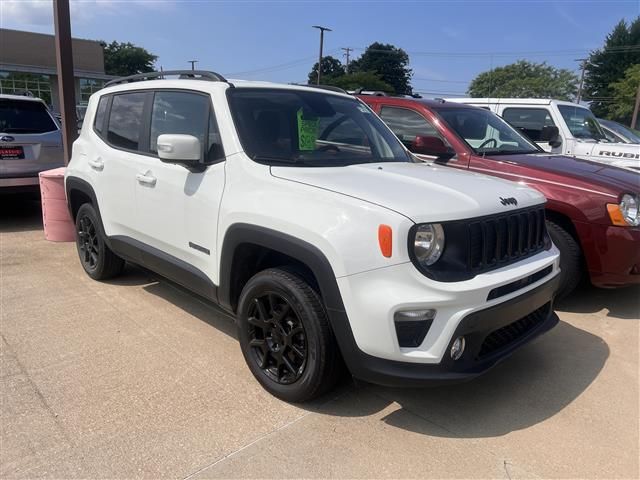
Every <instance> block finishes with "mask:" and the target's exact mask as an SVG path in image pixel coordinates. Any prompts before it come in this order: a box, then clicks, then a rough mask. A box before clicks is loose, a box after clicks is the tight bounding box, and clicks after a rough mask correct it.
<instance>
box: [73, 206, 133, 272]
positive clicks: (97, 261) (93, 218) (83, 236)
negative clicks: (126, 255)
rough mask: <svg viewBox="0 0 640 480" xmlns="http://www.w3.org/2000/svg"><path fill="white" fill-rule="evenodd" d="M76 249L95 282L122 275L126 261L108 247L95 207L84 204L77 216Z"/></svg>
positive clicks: (83, 266)
mask: <svg viewBox="0 0 640 480" xmlns="http://www.w3.org/2000/svg"><path fill="white" fill-rule="evenodd" d="M76 247H77V249H78V256H79V257H80V264H81V265H82V268H84V271H85V272H87V275H89V276H90V277H91V278H93V279H94V280H107V279H109V278H113V277H115V276H117V275H118V274H120V273H121V272H122V270H123V268H124V260H123V259H122V258H120V257H118V256H117V255H116V254H115V253H113V252H112V251H111V249H110V248H109V247H108V246H107V244H106V243H105V241H104V235H103V234H102V226H101V224H100V220H99V219H98V215H97V214H96V211H95V209H94V208H93V205H91V204H90V203H85V204H83V205H82V206H81V207H80V208H79V209H78V214H77V215H76Z"/></svg>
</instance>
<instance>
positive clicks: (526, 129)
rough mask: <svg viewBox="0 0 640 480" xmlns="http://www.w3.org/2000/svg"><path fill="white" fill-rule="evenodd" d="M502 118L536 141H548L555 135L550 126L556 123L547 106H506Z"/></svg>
mask: <svg viewBox="0 0 640 480" xmlns="http://www.w3.org/2000/svg"><path fill="white" fill-rule="evenodd" d="M502 118H504V119H505V121H507V122H508V123H509V124H511V125H512V126H513V127H515V128H517V129H518V130H520V131H521V132H522V133H524V134H525V135H526V136H527V137H529V138H530V139H531V140H533V141H534V142H548V141H549V140H551V137H552V136H553V129H552V128H550V127H555V123H554V122H553V119H552V118H551V113H550V112H549V110H547V109H546V108H505V110H504V112H503V113H502Z"/></svg>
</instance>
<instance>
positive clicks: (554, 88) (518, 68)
mask: <svg viewBox="0 0 640 480" xmlns="http://www.w3.org/2000/svg"><path fill="white" fill-rule="evenodd" d="M577 84H578V78H577V77H576V75H575V74H574V73H573V72H571V71H569V70H565V69H563V68H555V67H552V66H551V65H547V63H546V62H543V63H532V62H528V61H526V60H518V61H517V62H516V63H512V64H510V65H505V66H504V67H497V68H494V69H493V70H489V71H486V72H482V73H481V74H479V75H478V76H477V77H476V78H474V79H473V81H472V82H471V84H470V85H469V89H468V93H469V95H471V96H472V97H513V98H525V97H538V98H555V99H559V100H572V99H573V98H574V96H575V94H576V92H577V90H578V88H577Z"/></svg>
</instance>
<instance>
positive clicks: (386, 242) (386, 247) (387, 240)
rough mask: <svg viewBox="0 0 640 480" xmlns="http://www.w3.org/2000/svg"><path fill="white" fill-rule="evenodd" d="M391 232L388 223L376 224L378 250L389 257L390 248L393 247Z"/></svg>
mask: <svg viewBox="0 0 640 480" xmlns="http://www.w3.org/2000/svg"><path fill="white" fill-rule="evenodd" d="M392 238H393V232H392V230H391V227H390V226H389V225H380V226H378V244H379V245H380V251H381V252H382V255H383V256H385V257H387V258H389V257H391V250H392V247H393V240H392Z"/></svg>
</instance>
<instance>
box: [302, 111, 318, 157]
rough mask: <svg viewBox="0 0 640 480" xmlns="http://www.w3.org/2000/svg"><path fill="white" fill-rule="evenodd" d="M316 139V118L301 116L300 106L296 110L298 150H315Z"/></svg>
mask: <svg viewBox="0 0 640 480" xmlns="http://www.w3.org/2000/svg"><path fill="white" fill-rule="evenodd" d="M317 139H318V119H317V118H311V119H306V118H303V112H302V108H300V110H298V148H299V149H300V150H315V149H316V140H317Z"/></svg>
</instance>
